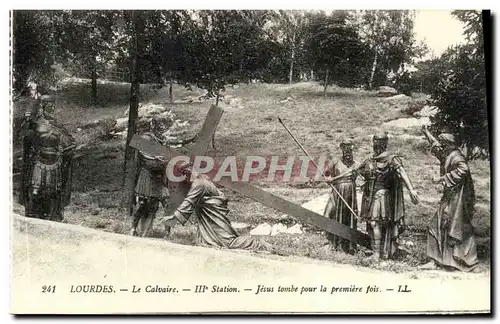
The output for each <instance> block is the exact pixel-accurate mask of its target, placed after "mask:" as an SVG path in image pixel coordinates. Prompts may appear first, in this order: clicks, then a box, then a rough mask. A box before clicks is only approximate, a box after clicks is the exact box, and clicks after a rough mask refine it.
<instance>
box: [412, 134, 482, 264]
mask: <svg viewBox="0 0 500 324" xmlns="http://www.w3.org/2000/svg"><path fill="white" fill-rule="evenodd" d="M422 131H423V133H424V135H425V136H426V137H427V139H428V140H429V142H430V143H431V152H432V153H433V154H434V156H436V158H437V159H438V160H439V162H440V176H439V177H437V178H435V179H433V182H434V183H435V184H438V185H441V186H442V187H443V194H442V197H441V200H440V202H439V205H438V208H437V211H436V213H435V214H434V216H433V218H432V219H431V221H430V224H429V227H428V233H427V255H428V256H429V258H430V259H431V261H430V262H429V263H427V264H425V265H423V266H421V267H420V268H421V269H436V268H438V267H445V268H447V269H456V270H461V271H473V270H474V269H475V268H476V266H477V265H478V263H479V261H478V258H477V249H476V242H475V239H474V228H473V227H472V224H471V220H472V217H473V214H474V204H475V193H474V183H473V180H472V176H471V173H470V170H469V167H468V165H467V160H466V158H465V156H464V155H463V154H462V152H460V150H459V149H458V147H457V143H456V140H455V137H454V136H453V135H452V134H449V133H441V134H440V135H439V136H438V138H437V139H436V138H435V137H434V136H433V135H432V134H431V133H430V132H429V130H428V129H427V127H425V126H424V127H423V128H422Z"/></svg>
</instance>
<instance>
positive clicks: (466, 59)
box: [430, 11, 489, 157]
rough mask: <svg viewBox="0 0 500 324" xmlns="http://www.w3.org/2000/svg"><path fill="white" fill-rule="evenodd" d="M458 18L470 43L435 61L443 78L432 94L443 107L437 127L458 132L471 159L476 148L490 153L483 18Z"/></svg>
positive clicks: (477, 14)
mask: <svg viewBox="0 0 500 324" xmlns="http://www.w3.org/2000/svg"><path fill="white" fill-rule="evenodd" d="M454 15H455V16H456V17H457V18H458V19H459V20H460V21H462V22H463V23H464V25H465V26H466V28H465V31H464V35H465V36H466V37H467V39H468V42H467V43H466V44H464V45H460V46H456V47H454V48H450V49H448V51H446V52H445V53H444V54H443V55H442V56H441V57H440V58H439V60H437V61H436V62H435V63H436V64H435V67H434V69H433V71H439V73H440V77H439V80H438V82H436V83H435V84H434V86H433V88H432V89H431V92H430V94H431V96H432V99H434V101H435V103H436V105H437V106H438V107H439V108H440V111H439V113H438V114H437V115H436V118H435V120H434V123H435V125H436V127H438V128H440V129H443V130H447V131H449V132H452V133H454V134H455V135H456V136H457V139H458V141H459V144H461V145H464V146H465V147H467V148H468V150H467V153H468V155H469V157H470V155H471V154H472V150H473V148H475V147H476V146H477V147H479V148H481V149H484V150H486V151H487V152H488V151H489V140H488V138H489V133H488V110H487V102H486V74H485V59H484V41H483V28H482V15H481V12H476V11H457V12H454ZM434 74H437V72H434Z"/></svg>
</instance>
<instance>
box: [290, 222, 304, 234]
mask: <svg viewBox="0 0 500 324" xmlns="http://www.w3.org/2000/svg"><path fill="white" fill-rule="evenodd" d="M287 233H288V234H302V226H300V224H295V225H293V226H292V227H290V228H289V229H288V230H287Z"/></svg>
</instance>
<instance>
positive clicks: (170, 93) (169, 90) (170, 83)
mask: <svg viewBox="0 0 500 324" xmlns="http://www.w3.org/2000/svg"><path fill="white" fill-rule="evenodd" d="M172 83H173V82H172V78H170V81H169V85H168V97H169V98H170V103H173V102H174V94H173V92H172Z"/></svg>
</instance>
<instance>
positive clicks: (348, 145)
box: [340, 138, 354, 150]
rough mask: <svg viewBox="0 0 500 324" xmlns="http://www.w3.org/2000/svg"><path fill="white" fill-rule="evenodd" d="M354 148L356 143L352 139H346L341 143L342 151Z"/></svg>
mask: <svg viewBox="0 0 500 324" xmlns="http://www.w3.org/2000/svg"><path fill="white" fill-rule="evenodd" d="M353 147H354V142H353V141H352V139H350V138H345V139H343V140H342V142H340V149H341V150H346V149H351V150H352V149H353Z"/></svg>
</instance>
